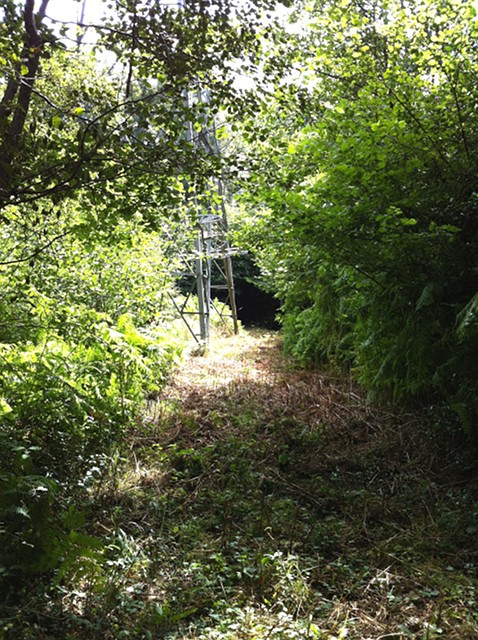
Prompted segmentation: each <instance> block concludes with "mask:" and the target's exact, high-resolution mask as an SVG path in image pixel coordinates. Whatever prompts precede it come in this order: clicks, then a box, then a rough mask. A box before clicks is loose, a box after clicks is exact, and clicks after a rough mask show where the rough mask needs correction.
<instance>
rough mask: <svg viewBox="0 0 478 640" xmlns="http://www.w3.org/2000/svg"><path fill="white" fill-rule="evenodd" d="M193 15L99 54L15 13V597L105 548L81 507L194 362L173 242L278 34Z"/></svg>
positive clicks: (6, 208)
mask: <svg viewBox="0 0 478 640" xmlns="http://www.w3.org/2000/svg"><path fill="white" fill-rule="evenodd" d="M182 4H183V5H184V6H182V9H181V11H179V10H178V7H174V6H173V5H171V4H168V3H164V2H159V1H156V2H150V3H140V2H137V1H136V0H131V1H127V2H121V3H116V4H115V6H114V7H113V6H109V7H107V9H108V11H107V13H106V16H105V18H104V19H103V20H102V21H99V23H98V24H97V25H95V26H91V27H89V29H87V31H88V34H89V35H91V34H92V32H94V33H95V34H96V35H95V36H92V38H91V41H94V43H95V44H94V45H93V46H86V43H85V45H84V46H83V36H84V35H85V34H84V32H83V27H82V28H79V30H76V31H75V29H73V30H72V28H71V25H68V24H67V23H65V24H63V25H62V24H59V23H57V22H55V21H52V20H51V19H50V18H49V17H48V5H49V3H48V0H43V1H42V2H40V3H35V2H34V1H33V0H25V2H18V1H15V0H8V1H7V2H4V3H2V7H1V9H0V154H1V157H0V237H1V245H2V246H1V249H0V268H1V271H0V282H1V291H2V293H1V296H0V313H1V315H2V323H1V327H0V343H1V344H0V461H1V462H0V533H1V536H2V543H1V545H0V581H1V582H2V585H3V584H8V585H10V586H12V585H15V584H16V583H18V584H20V585H21V584H22V583H23V582H24V581H25V577H26V576H28V575H30V574H32V573H39V572H40V573H41V572H45V571H46V570H50V569H58V568H59V567H61V566H63V565H65V563H66V564H68V562H71V557H72V554H73V556H74V555H75V554H80V555H81V554H88V549H90V548H92V547H95V545H96V544H97V542H96V541H95V540H94V539H93V538H91V539H90V538H88V537H85V538H81V536H80V537H78V535H77V531H76V530H77V527H78V523H79V522H80V521H81V519H82V517H83V516H82V515H81V514H80V513H79V511H78V509H77V507H76V506H75V505H77V504H80V503H84V502H85V500H86V497H87V491H88V486H89V484H91V482H92V481H93V479H94V478H96V477H101V475H102V473H103V472H104V471H105V469H106V468H107V466H108V460H109V459H110V458H111V455H112V451H114V450H115V448H116V447H117V445H118V441H119V440H120V438H121V434H122V431H123V430H124V428H125V427H126V426H127V425H130V424H131V423H132V422H134V421H135V420H136V419H137V414H138V410H139V407H140V405H141V403H142V402H143V400H144V398H145V396H147V395H148V394H150V395H151V394H153V395H154V394H155V393H157V392H158V390H159V389H161V387H162V385H163V383H164V381H165V379H166V378H167V375H168V373H169V371H170V370H171V366H172V364H173V363H174V361H175V359H176V357H177V355H178V354H179V353H180V351H181V346H180V343H179V341H178V336H177V331H176V329H175V328H174V325H173V324H172V323H171V322H170V318H171V314H170V307H171V303H170V299H169V298H170V295H175V291H174V268H175V267H176V263H177V260H176V257H175V256H174V255H171V248H172V247H171V245H172V244H174V243H173V242H172V241H171V239H170V238H171V234H170V233H168V234H165V233H164V231H165V228H166V227H168V224H169V223H170V222H171V221H172V220H173V219H179V218H180V217H182V218H184V217H185V216H189V217H190V218H193V217H194V215H196V214H197V212H198V210H199V209H201V207H202V206H203V202H204V201H206V200H207V197H209V196H207V197H204V194H205V192H208V191H209V189H210V180H211V178H212V177H214V176H216V175H218V173H219V172H220V170H221V167H220V160H219V158H218V157H217V155H215V154H211V153H210V150H209V149H208V148H207V145H206V144H197V141H198V139H199V138H200V137H201V136H202V135H203V130H204V129H205V128H206V127H208V126H210V124H211V122H212V116H213V115H214V114H215V113H216V112H217V111H218V108H219V105H220V104H221V105H226V104H229V105H231V109H232V108H234V111H235V112H239V111H241V110H244V111H246V110H247V109H251V108H252V102H251V101H246V100H245V98H244V95H243V92H242V91H241V90H239V92H238V91H236V88H235V87H234V78H235V77H236V74H237V71H238V69H239V67H236V66H234V60H236V59H237V57H238V54H239V53H242V52H249V53H250V59H249V61H248V63H247V64H249V65H250V64H253V59H254V55H255V54H254V51H255V50H256V49H257V45H256V32H257V31H258V30H260V29H261V28H262V27H261V25H260V23H259V22H258V16H259V14H258V11H259V6H260V5H261V4H262V3H256V4H254V5H250V6H249V5H248V6H244V7H243V8H242V9H241V10H239V11H236V12H235V15H234V19H232V14H231V11H232V9H231V6H230V3H229V2H220V3H217V4H215V5H214V6H210V3H209V2H207V1H204V0H199V1H198V2H188V3H182ZM263 4H266V3H263ZM246 18H247V19H246ZM72 41H73V44H74V47H72V46H71V42H72ZM205 88H207V93H206V91H205ZM186 96H189V97H188V99H186ZM235 97H237V100H236V99H234V100H233V98H235ZM232 105H234V106H233V107H232ZM193 201H194V203H195V207H191V203H192V202H193ZM170 230H171V229H169V231H170ZM181 249H182V247H181Z"/></svg>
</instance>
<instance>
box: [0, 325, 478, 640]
mask: <svg viewBox="0 0 478 640" xmlns="http://www.w3.org/2000/svg"><path fill="white" fill-rule="evenodd" d="M436 421H437V418H436V417H434V416H432V415H426V416H424V415H413V414H400V415H397V414H395V413H392V412H390V411H388V410H386V409H383V408H382V409H378V408H374V407H372V406H369V405H367V404H366V403H365V402H364V399H363V397H362V394H361V391H360V390H359V389H357V388H356V387H355V386H354V385H352V384H351V383H349V382H344V381H343V380H342V381H339V380H336V379H334V378H333V377H330V376H328V375H326V374H324V373H318V372H310V371H297V370H294V369H292V368H290V367H289V366H288V364H287V362H286V361H285V360H284V359H283V357H282V355H281V353H280V349H279V345H278V338H277V337H276V336H275V335H274V334H268V333H247V334H242V335H241V336H239V337H237V338H235V337H229V338H223V339H219V338H217V339H216V341H215V342H213V348H212V350H211V352H210V353H209V354H208V355H207V356H205V357H197V356H196V357H194V356H192V357H191V358H189V360H188V361H187V362H186V363H185V364H184V366H183V367H182V368H181V369H180V370H179V371H178V372H177V373H176V376H175V377H174V379H173V380H172V382H171V383H170V384H169V385H168V386H167V388H166V390H165V391H163V392H162V393H161V394H160V395H159V397H152V398H150V400H149V401H148V405H147V406H146V407H145V410H144V414H143V416H142V419H141V420H139V421H138V422H137V424H136V425H135V427H134V428H131V430H130V431H129V433H128V435H127V439H126V440H125V442H124V445H123V447H122V449H121V450H120V451H118V452H117V454H116V456H114V457H113V458H112V459H111V460H110V464H109V471H108V474H107V475H106V476H103V477H101V478H99V479H97V480H96V481H95V482H92V483H91V485H90V487H89V494H88V501H87V502H85V504H83V505H81V509H80V505H78V509H80V510H81V512H82V517H81V518H78V520H77V523H76V527H74V528H73V532H74V535H76V536H77V537H78V545H79V547H80V548H81V549H82V551H81V553H77V554H74V553H72V554H71V557H70V558H65V561H64V562H63V564H62V569H61V571H59V572H57V573H56V574H55V575H50V576H46V577H45V578H44V579H43V580H42V581H38V582H37V583H36V584H34V587H33V588H32V585H29V588H28V590H24V591H23V592H22V593H21V594H19V595H18V597H17V599H16V600H15V601H13V600H9V601H7V602H6V603H4V606H3V608H2V615H3V621H2V626H1V627H0V629H1V631H0V638H2V639H3V640H7V639H9V638H15V639H16V640H22V639H26V638H38V639H42V640H43V639H45V640H46V639H47V638H48V639H50V638H51V639H53V638H67V639H69V640H73V639H76V640H87V639H88V640H89V639H93V638H95V639H98V638H100V639H104V640H110V639H111V640H112V639H117V638H134V639H138V640H139V639H145V640H147V639H153V638H167V639H169V640H206V639H207V640H209V639H211V640H213V639H217V640H239V639H244V640H245V639H250V640H253V639H255V640H265V639H271V640H282V639H286V638H301V639H314V638H316V639H328V640H333V639H335V640H337V639H341V638H349V639H357V640H359V639H360V640H366V639H373V640H378V639H381V640H385V639H387V640H399V639H401V640H405V639H408V638H414V639H416V640H431V639H435V638H447V639H450V640H458V639H460V640H466V639H470V640H471V639H472V638H478V614H477V611H478V606H477V595H478V591H477V589H478V576H477V564H478V551H477V546H476V539H477V533H478V525H477V519H478V505H477V503H476V490H477V483H476V474H475V471H476V469H475V464H474V460H473V457H472V455H471V454H467V453H466V452H464V450H463V446H462V443H458V442H451V441H450V436H449V435H448V434H447V432H446V430H445V429H444V428H442V427H438V426H437V424H436ZM442 422H443V420H442ZM454 433H455V432H454ZM72 535H73V534H72ZM82 540H84V541H86V542H85V544H83V546H81V542H82Z"/></svg>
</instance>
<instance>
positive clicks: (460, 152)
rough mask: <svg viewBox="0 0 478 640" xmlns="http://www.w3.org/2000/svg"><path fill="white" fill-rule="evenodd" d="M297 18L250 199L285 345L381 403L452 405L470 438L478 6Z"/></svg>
mask: <svg viewBox="0 0 478 640" xmlns="http://www.w3.org/2000/svg"><path fill="white" fill-rule="evenodd" d="M298 17H300V19H301V20H302V29H299V30H298V32H299V34H298V35H294V33H292V34H290V35H289V37H288V38H287V39H285V41H284V42H283V43H282V44H280V45H277V46H280V47H281V48H282V51H283V56H284V57H285V58H286V59H287V60H289V63H290V64H289V71H288V73H289V75H288V76H286V77H285V79H284V80H283V82H282V85H281V86H279V88H278V89H277V91H276V93H275V96H274V105H275V107H274V108H271V107H270V106H269V105H267V107H266V109H265V111H264V114H263V116H262V119H261V121H260V123H259V125H257V123H256V124H255V126H254V133H255V132H257V129H258V128H259V129H260V134H261V135H260V138H261V139H262V142H259V143H258V142H257V138H256V137H254V138H253V139H254V145H253V152H252V158H251V162H252V163H253V165H252V166H253V167H254V169H253V171H251V173H250V175H248V176H247V185H246V188H245V193H246V198H248V199H249V200H251V198H252V201H253V202H255V203H256V207H257V210H258V211H259V213H258V214H257V215H256V217H257V219H254V220H253V224H252V226H251V225H249V226H250V227H251V228H249V231H248V232H247V233H246V243H248V244H251V243H253V244H255V246H256V253H257V255H258V256H259V260H260V262H261V263H262V266H263V269H264V271H265V273H267V274H268V275H269V277H270V282H271V286H272V288H273V289H274V291H276V292H277V295H278V296H279V297H280V298H281V299H282V300H283V311H284V318H283V321H284V332H285V342H286V348H287V350H288V351H289V352H290V353H291V354H293V355H294V356H295V357H296V358H298V359H299V360H300V361H301V362H302V363H304V364H314V365H318V364H323V363H324V362H332V363H334V364H336V365H339V366H344V365H346V366H348V367H351V368H352V369H353V370H354V372H355V373H356V375H357V376H358V378H359V380H361V381H362V382H363V383H364V384H365V385H366V386H367V388H368V389H369V390H370V391H371V392H372V393H374V394H376V393H378V394H380V395H382V396H383V395H384V394H385V396H386V397H394V398H396V399H400V400H405V399H410V398H419V399H422V400H423V399H426V400H427V401H428V402H430V401H432V402H434V403H436V402H438V403H443V402H445V404H447V405H449V406H451V407H452V408H453V409H454V411H455V412H456V414H457V415H458V416H459V419H460V420H461V422H462V424H463V426H464V427H465V428H466V429H468V430H469V431H471V430H472V429H473V428H474V427H475V426H476V419H477V410H478V394H477V391H478V389H477V379H478V377H477V374H478V370H477V359H476V353H477V347H478V342H477V340H478V333H477V312H478V306H477V304H478V298H477V289H478V287H477V285H478V279H477V271H476V255H478V233H477V232H478V228H477V219H478V218H477V204H478V201H477V193H478V182H477V162H478V156H477V154H476V147H477V139H478V119H477V112H476V108H475V105H476V101H477V98H478V95H477V85H476V81H475V79H476V73H477V69H478V57H477V48H476V41H477V35H478V22H477V17H476V9H475V7H474V5H473V3H471V2H455V1H454V0H443V1H440V2H429V1H428V0H419V1H414V2H405V3H404V2H369V3H358V2H357V3H355V2H354V1H353V0H350V1H349V0H344V2H340V3H330V4H329V3H323V2H318V3H316V4H315V5H313V4H310V3H309V4H308V7H307V9H306V10H305V12H304V13H301V14H299V16H298ZM304 24H306V25H307V26H306V27H305V28H304V27H303V25H304ZM296 31H297V30H296ZM270 55H271V56H272V55H277V49H276V48H273V49H272V52H271V53H270ZM273 59H274V58H273ZM251 129H252V127H250V126H249V127H247V126H246V130H245V133H246V136H248V137H249V138H251V133H250V132H251ZM251 184H252V187H251Z"/></svg>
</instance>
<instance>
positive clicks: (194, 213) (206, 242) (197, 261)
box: [171, 89, 238, 346]
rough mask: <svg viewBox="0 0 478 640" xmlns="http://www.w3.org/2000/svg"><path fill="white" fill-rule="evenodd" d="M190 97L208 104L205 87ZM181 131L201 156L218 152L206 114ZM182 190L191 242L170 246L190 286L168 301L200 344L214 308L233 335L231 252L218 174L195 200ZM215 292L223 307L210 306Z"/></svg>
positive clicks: (212, 124) (206, 339) (188, 103)
mask: <svg viewBox="0 0 478 640" xmlns="http://www.w3.org/2000/svg"><path fill="white" fill-rule="evenodd" d="M194 100H195V103H196V104H203V105H207V104H208V103H209V95H208V92H207V90H201V89H198V90H197V91H196V92H195V93H194V95H192V94H191V92H187V94H185V102H186V106H187V107H188V108H189V107H191V106H192V103H193V101H194ZM186 135H187V139H188V142H190V143H191V144H192V145H194V146H195V147H196V149H198V150H201V151H202V152H206V153H207V154H214V155H219V145H218V142H217V136H216V129H215V122H214V119H213V118H211V117H210V116H208V115H204V122H203V123H202V126H201V131H200V132H196V131H195V130H194V128H193V126H192V123H190V122H189V123H187V127H186ZM188 191H189V193H188V196H187V203H186V209H188V211H189V215H188V217H189V219H191V218H192V219H194V220H195V229H194V234H193V235H194V240H193V241H192V238H191V237H190V236H189V242H188V239H187V235H186V236H185V235H183V237H182V238H181V240H180V241H179V242H178V240H176V241H175V242H174V245H175V248H176V251H177V253H176V256H177V257H178V258H179V261H180V263H181V265H180V269H179V272H178V275H183V276H184V275H186V276H189V277H190V278H191V279H192V285H191V287H190V289H189V291H188V292H187V294H186V296H185V299H184V301H183V302H182V303H178V302H177V300H175V299H174V297H173V296H171V299H172V301H173V304H174V306H175V307H176V309H177V311H178V312H179V314H180V315H181V317H182V319H183V321H184V322H185V324H186V326H187V328H188V329H189V331H190V333H191V335H192V336H193V337H194V339H195V340H196V342H197V343H198V344H200V345H201V346H207V345H208V344H209V341H210V322H211V311H212V310H215V311H216V312H217V314H218V316H219V318H220V319H221V320H222V321H223V322H224V324H225V325H226V326H227V317H229V319H230V321H232V327H233V330H234V333H236V334H237V333H238V320H237V307H236V299H235V289H234V278H233V270H232V256H233V254H234V250H233V249H232V248H231V246H230V244H229V239H228V226H227V216H226V207H225V204H224V188H223V183H222V180H221V179H220V178H211V179H210V180H209V184H208V186H207V189H206V191H207V194H206V195H205V194H202V198H201V203H199V199H198V197H197V195H196V194H195V193H194V190H192V189H191V188H190V187H189V188H188ZM186 226H187V223H186ZM185 240H186V242H185ZM188 245H189V246H188ZM194 294H196V296H197V298H196V299H197V306H196V308H195V309H192V308H191V302H192V300H193V296H194ZM215 294H216V295H215ZM224 294H225V295H224ZM217 296H221V297H222V299H223V302H224V306H221V307H219V306H218V305H216V303H215V298H216V297H217ZM226 309H228V312H226Z"/></svg>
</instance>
